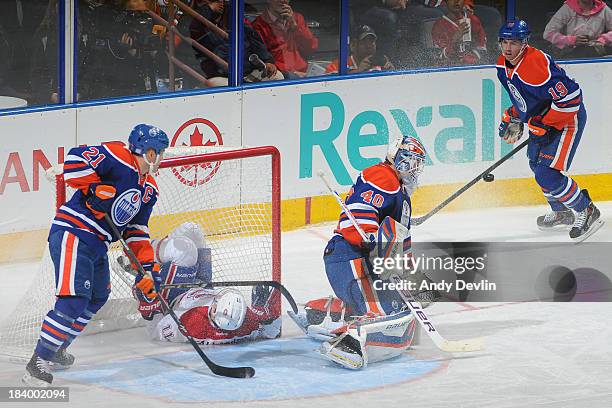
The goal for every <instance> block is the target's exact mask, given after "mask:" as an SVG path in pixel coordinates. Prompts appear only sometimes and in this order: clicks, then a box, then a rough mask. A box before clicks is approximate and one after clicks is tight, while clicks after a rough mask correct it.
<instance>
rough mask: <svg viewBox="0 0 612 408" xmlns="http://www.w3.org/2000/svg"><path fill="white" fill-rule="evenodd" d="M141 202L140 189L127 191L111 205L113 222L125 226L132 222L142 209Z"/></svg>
mask: <svg viewBox="0 0 612 408" xmlns="http://www.w3.org/2000/svg"><path fill="white" fill-rule="evenodd" d="M140 202H141V201H140V191H138V190H136V189H135V188H132V189H129V190H127V191H125V192H124V193H123V194H121V195H120V196H119V198H117V199H116V200H115V202H114V203H113V206H112V207H111V214H112V216H113V222H114V223H115V224H116V225H117V226H123V225H125V224H127V223H128V222H130V220H131V219H132V218H134V217H135V216H136V214H138V211H140Z"/></svg>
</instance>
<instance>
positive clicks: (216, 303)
mask: <svg viewBox="0 0 612 408" xmlns="http://www.w3.org/2000/svg"><path fill="white" fill-rule="evenodd" d="M246 310H247V305H246V302H245V300H244V296H242V294H241V293H240V292H239V291H237V290H236V289H232V288H228V289H223V290H222V291H220V292H219V293H218V294H216V295H215V297H214V299H213V302H212V304H211V305H210V309H209V310H208V313H209V317H210V321H211V322H212V324H213V325H214V326H215V327H217V328H218V329H221V330H236V329H238V328H239V327H240V326H242V323H243V322H244V316H246Z"/></svg>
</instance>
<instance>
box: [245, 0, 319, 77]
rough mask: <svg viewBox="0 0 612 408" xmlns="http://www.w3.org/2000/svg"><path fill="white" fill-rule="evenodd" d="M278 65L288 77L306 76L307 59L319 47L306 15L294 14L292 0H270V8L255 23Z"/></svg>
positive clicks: (268, 6) (268, 4) (254, 25)
mask: <svg viewBox="0 0 612 408" xmlns="http://www.w3.org/2000/svg"><path fill="white" fill-rule="evenodd" d="M253 27H254V28H255V30H257V31H258V32H259V34H260V35H261V37H262V38H263V41H264V43H265V44H266V46H267V48H268V50H269V51H270V53H272V56H273V57H274V62H275V64H276V66H278V68H279V69H280V70H281V71H282V72H283V74H285V76H286V77H289V78H295V77H303V76H305V75H306V71H307V69H308V62H307V59H308V57H310V56H311V55H312V54H313V53H314V52H315V51H316V50H317V48H318V46H319V41H318V40H317V38H316V37H315V36H314V35H313V34H312V32H311V31H310V29H309V28H308V26H307V25H306V21H305V19H304V16H302V15H301V14H300V13H297V12H294V11H293V9H292V8H291V5H290V4H289V0H268V3H267V6H266V9H265V10H264V11H263V13H262V14H261V15H260V16H258V17H257V18H256V19H255V21H253Z"/></svg>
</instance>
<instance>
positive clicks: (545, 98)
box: [497, 46, 582, 129]
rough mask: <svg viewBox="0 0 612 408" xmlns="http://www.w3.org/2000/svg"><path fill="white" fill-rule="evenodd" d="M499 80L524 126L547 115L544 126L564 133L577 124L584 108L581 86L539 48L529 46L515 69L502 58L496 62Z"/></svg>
mask: <svg viewBox="0 0 612 408" xmlns="http://www.w3.org/2000/svg"><path fill="white" fill-rule="evenodd" d="M497 76H498V78H499V80H500V82H501V84H502V85H503V87H504V88H505V89H506V91H508V94H509V95H510V96H511V97H512V100H513V105H514V108H515V113H516V114H518V115H519V117H520V119H521V121H523V122H528V121H529V119H531V118H532V117H534V116H539V115H542V113H543V112H546V113H545V115H544V117H543V118H542V123H544V124H545V125H549V126H553V127H555V128H556V129H563V128H564V127H565V126H567V125H568V124H571V123H573V122H574V120H575V117H576V115H577V114H578V111H579V110H580V107H581V105H582V91H581V90H580V86H579V85H578V83H576V81H574V80H573V79H572V78H570V77H569V76H568V75H567V74H566V73H565V71H564V70H563V69H562V68H561V67H559V66H558V65H557V64H556V63H555V61H554V60H553V59H552V58H551V57H550V56H549V55H547V54H545V53H543V52H542V51H540V50H538V49H537V48H533V47H531V46H527V49H526V50H525V54H524V55H523V57H522V59H521V60H520V61H519V62H518V63H517V64H516V66H514V67H510V66H508V64H507V63H506V59H505V57H504V56H503V55H501V56H500V57H499V58H498V60H497Z"/></svg>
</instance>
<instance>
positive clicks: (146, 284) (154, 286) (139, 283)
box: [135, 262, 161, 299]
mask: <svg viewBox="0 0 612 408" xmlns="http://www.w3.org/2000/svg"><path fill="white" fill-rule="evenodd" d="M142 267H143V269H144V270H145V271H149V272H151V277H153V279H151V277H149V275H144V276H143V275H138V276H137V277H136V281H135V286H136V287H137V288H138V289H140V291H141V292H142V294H143V295H145V296H146V297H147V298H148V299H155V298H156V297H157V292H158V291H159V287H160V285H161V274H160V273H159V270H160V267H159V264H158V263H154V262H151V263H145V264H143V265H142Z"/></svg>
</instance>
